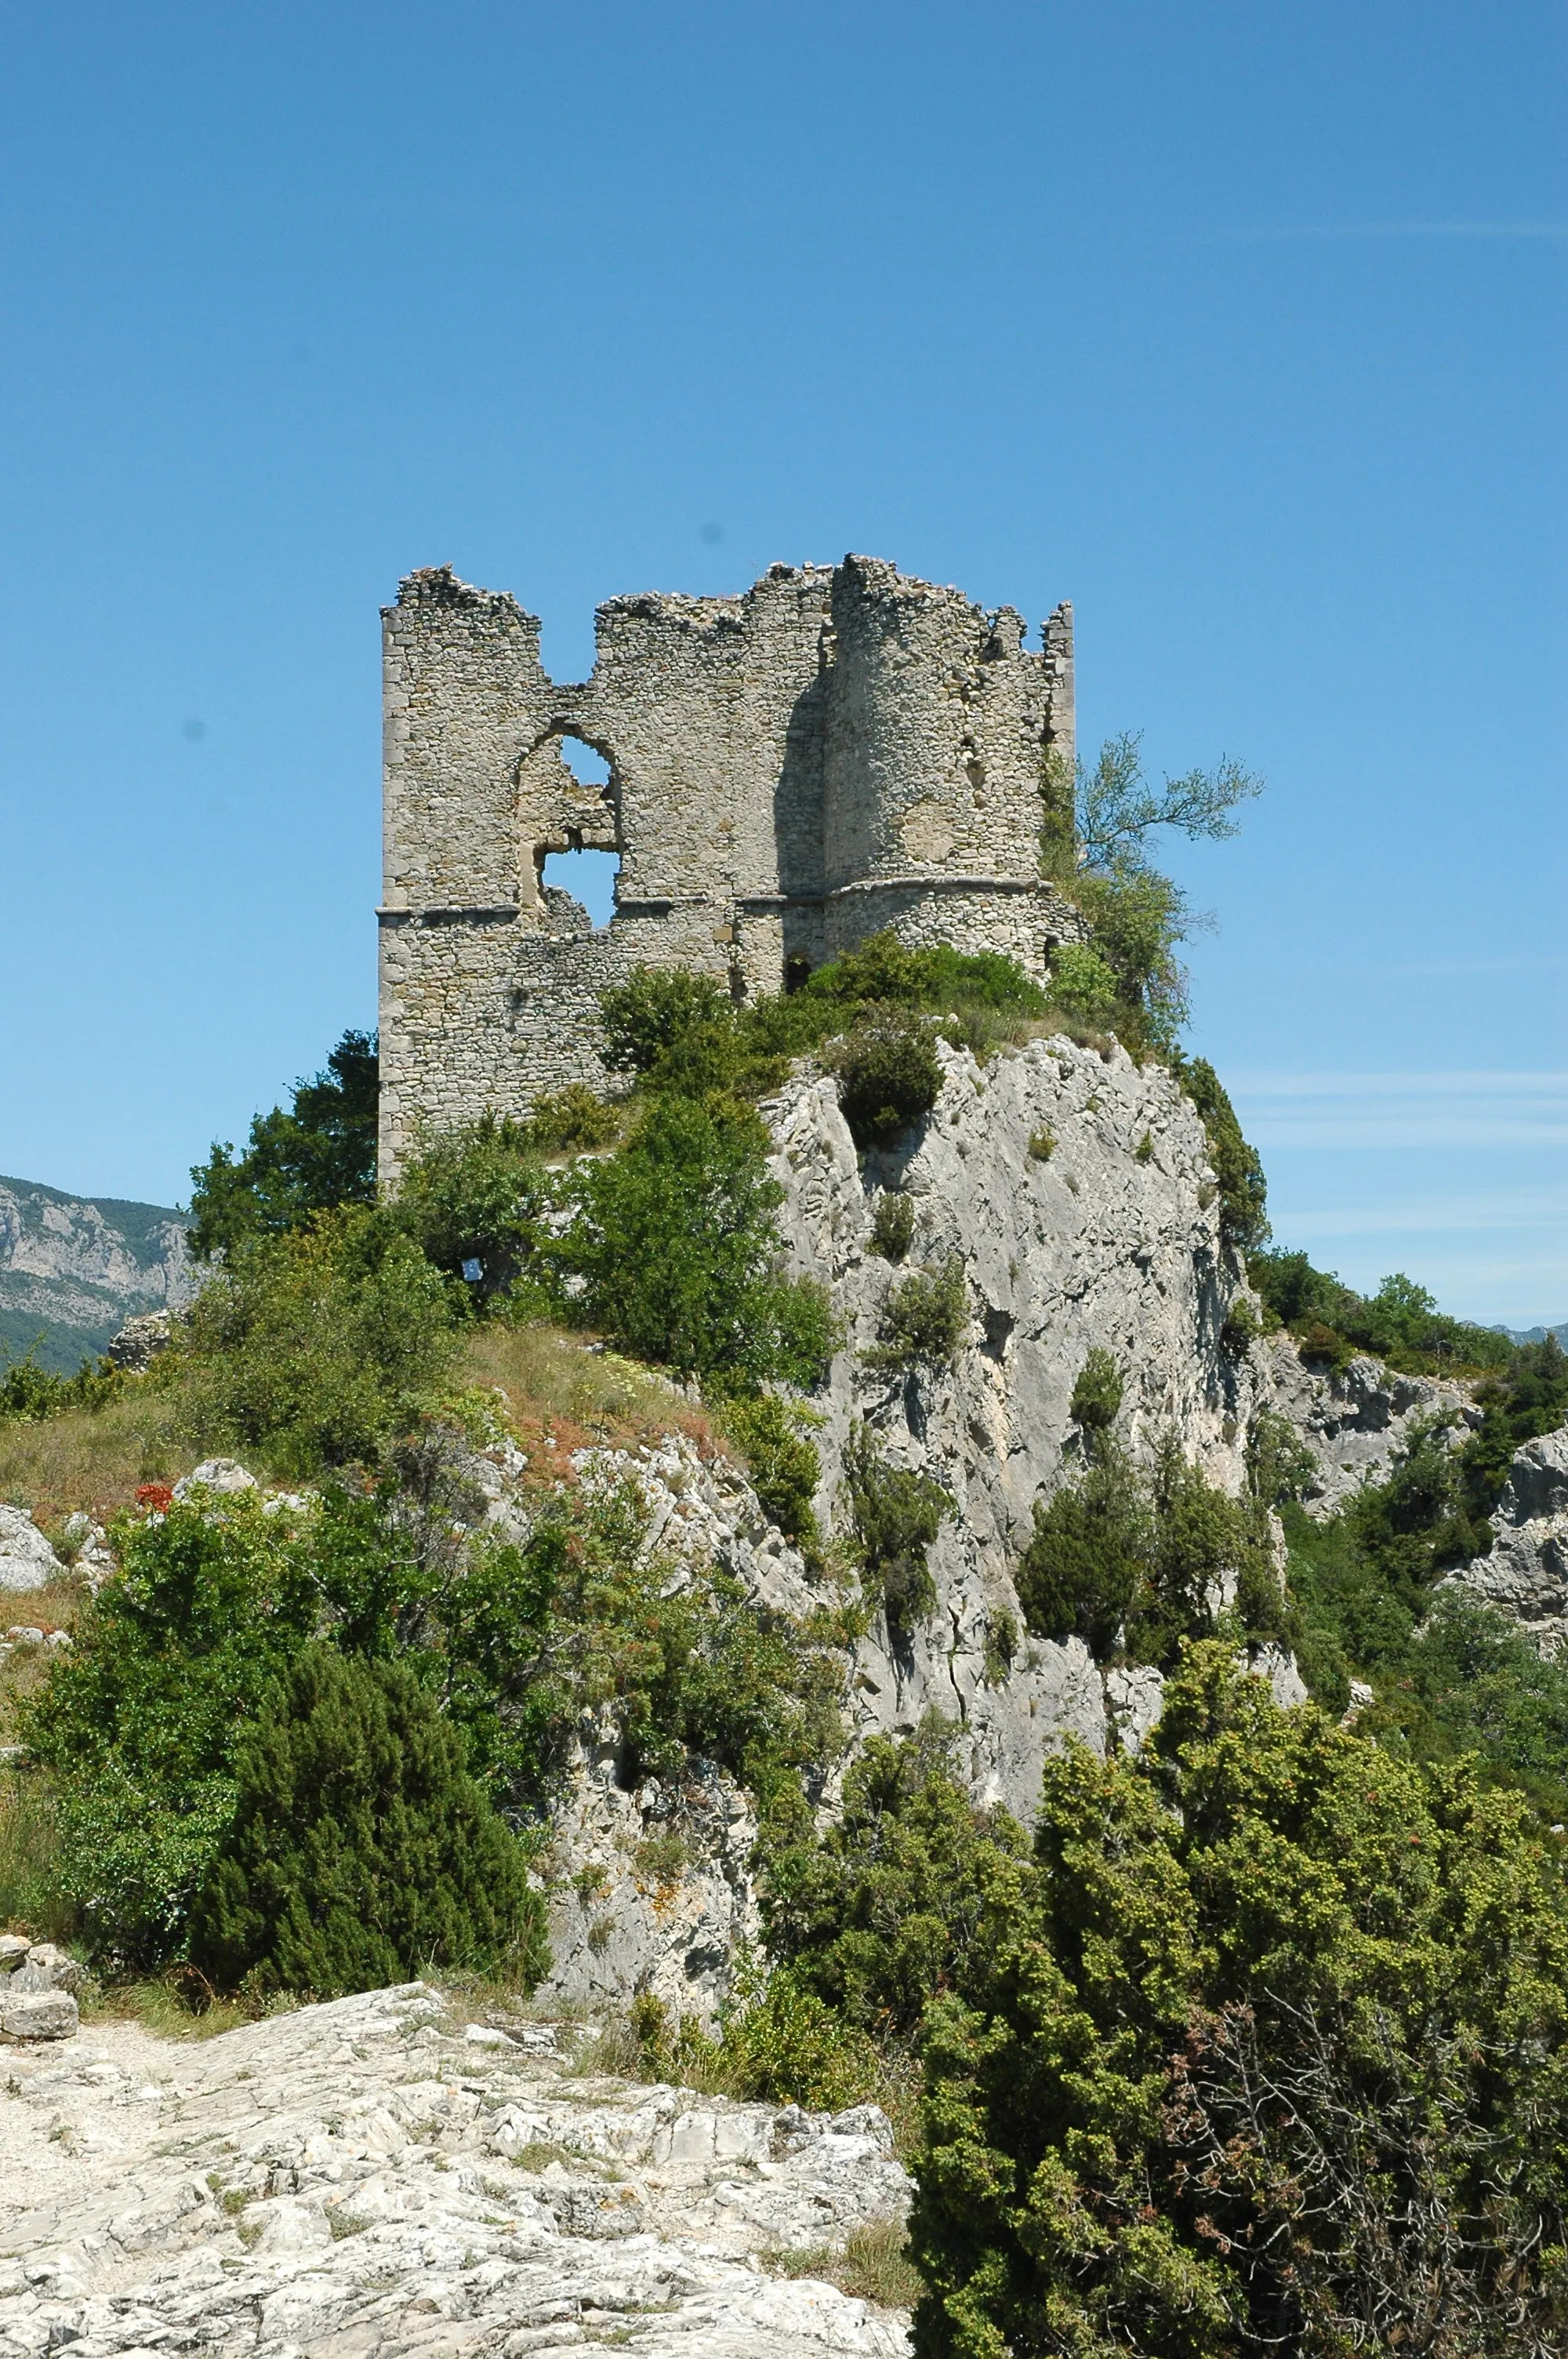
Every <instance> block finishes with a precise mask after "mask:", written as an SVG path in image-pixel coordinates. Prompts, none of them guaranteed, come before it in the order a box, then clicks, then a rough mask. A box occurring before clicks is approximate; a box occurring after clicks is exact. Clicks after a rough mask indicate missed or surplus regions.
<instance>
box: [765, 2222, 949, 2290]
mask: <svg viewBox="0 0 1568 2359" xmlns="http://www.w3.org/2000/svg"><path fill="white" fill-rule="evenodd" d="M763 2258H764V2260H765V2262H766V2264H767V2266H768V2267H769V2268H771V2269H773V2271H774V2272H775V2273H776V2274H777V2275H778V2276H779V2277H821V2278H823V2279H824V2280H825V2281H826V2282H827V2284H828V2285H836V2286H837V2287H838V2290H839V2292H840V2293H847V2294H850V2295H852V2296H854V2297H855V2298H856V2299H859V2300H860V2301H874V2302H877V2303H879V2304H880V2305H881V2308H882V2309H883V2310H913V2309H914V2305H915V2303H916V2302H917V2301H918V2300H919V2299H920V2297H921V2295H922V2294H923V2293H924V2292H925V2278H924V2277H922V2276H921V2274H920V2271H919V2270H918V2269H917V2268H916V2267H915V2266H914V2262H913V2261H912V2260H911V2259H910V2257H909V2248H908V2245H907V2244H906V2242H905V2237H904V2226H903V2221H902V2220H867V2221H865V2222H864V2223H862V2224H861V2226H860V2227H859V2228H855V2229H852V2230H851V2231H850V2233H849V2235H848V2237H846V2239H845V2241H844V2243H843V2244H842V2245H816V2246H814V2247H813V2248H812V2250H811V2251H809V2252H805V2253H768V2254H765V2255H764V2256H763Z"/></svg>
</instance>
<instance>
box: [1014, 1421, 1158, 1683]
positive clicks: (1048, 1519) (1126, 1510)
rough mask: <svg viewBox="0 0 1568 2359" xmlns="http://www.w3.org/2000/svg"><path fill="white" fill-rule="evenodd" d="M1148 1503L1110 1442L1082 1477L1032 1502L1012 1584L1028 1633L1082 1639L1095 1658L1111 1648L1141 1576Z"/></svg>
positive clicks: (1147, 1540)
mask: <svg viewBox="0 0 1568 2359" xmlns="http://www.w3.org/2000/svg"><path fill="white" fill-rule="evenodd" d="M1149 1515H1150V1511H1149V1505H1148V1501H1147V1498H1146V1496H1145V1495H1144V1493H1143V1491H1142V1489H1141V1486H1140V1484H1138V1482H1137V1480H1136V1479H1135V1477H1134V1474H1133V1471H1132V1469H1131V1467H1130V1464H1129V1462H1128V1461H1127V1460H1126V1458H1125V1457H1124V1456H1123V1454H1122V1453H1121V1451H1119V1450H1118V1449H1117V1448H1116V1446H1115V1444H1114V1443H1112V1442H1107V1443H1106V1444H1105V1445H1104V1446H1103V1447H1102V1448H1100V1449H1099V1450H1098V1451H1096V1453H1095V1455H1094V1457H1093V1458H1092V1459H1091V1461H1090V1462H1089V1464H1088V1466H1087V1468H1086V1470H1085V1472H1084V1473H1083V1474H1082V1475H1081V1477H1080V1478H1079V1479H1078V1480H1077V1481H1076V1482H1075V1483H1066V1484H1063V1485H1062V1487H1061V1488H1060V1489H1059V1490H1058V1491H1056V1492H1054V1494H1053V1495H1052V1497H1051V1498H1050V1500H1049V1501H1046V1500H1043V1499H1037V1500H1036V1501H1035V1503H1034V1535H1033V1538H1032V1539H1031V1541H1030V1543H1029V1545H1028V1547H1027V1548H1026V1549H1024V1551H1023V1555H1022V1559H1021V1560H1020V1562H1019V1566H1018V1570H1017V1572H1016V1574H1015V1575H1014V1579H1015V1582H1016V1584H1017V1588H1018V1602H1019V1603H1020V1604H1021V1605H1022V1608H1023V1618H1024V1621H1025V1623H1026V1624H1027V1625H1028V1626H1029V1628H1030V1629H1031V1630H1033V1632H1034V1633H1035V1635H1036V1636H1039V1637H1042V1638H1053V1639H1055V1640H1057V1641H1058V1642H1059V1641H1061V1640H1062V1639H1065V1638H1072V1637H1076V1638H1081V1639H1082V1640H1083V1641H1084V1643H1085V1645H1086V1646H1087V1647H1089V1648H1090V1649H1091V1651H1092V1652H1093V1653H1094V1654H1095V1655H1096V1656H1097V1657H1103V1656H1105V1655H1107V1654H1108V1653H1109V1651H1110V1649H1111V1647H1113V1646H1114V1645H1115V1644H1116V1642H1117V1638H1118V1636H1119V1633H1120V1630H1121V1627H1122V1625H1123V1623H1124V1622H1125V1621H1126V1619H1127V1616H1128V1614H1129V1613H1130V1610H1131V1607H1132V1603H1133V1600H1134V1598H1135V1597H1136V1596H1137V1594H1138V1593H1139V1589H1140V1586H1141V1583H1142V1582H1143V1581H1144V1579H1145V1578H1146V1574H1147V1568H1148V1563H1149V1557H1150V1533H1149Z"/></svg>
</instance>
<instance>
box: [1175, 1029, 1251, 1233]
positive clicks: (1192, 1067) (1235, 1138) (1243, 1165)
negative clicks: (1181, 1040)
mask: <svg viewBox="0 0 1568 2359" xmlns="http://www.w3.org/2000/svg"><path fill="white" fill-rule="evenodd" d="M1170 1063H1171V1068H1172V1071H1173V1072H1174V1073H1175V1076H1176V1078H1177V1080H1178V1081H1179V1082H1181V1085H1182V1088H1183V1090H1184V1092H1185V1093H1186V1095H1187V1096H1188V1097H1189V1098H1190V1099H1191V1100H1192V1102H1193V1103H1194V1105H1195V1106H1196V1108H1197V1110H1198V1113H1199V1114H1201V1115H1202V1117H1203V1126H1204V1129H1205V1131H1206V1134H1207V1137H1208V1156H1209V1161H1210V1163H1211V1164H1212V1165H1213V1166H1214V1176H1215V1179H1216V1180H1217V1182H1218V1183H1219V1225H1220V1234H1221V1235H1222V1236H1223V1237H1224V1238H1225V1240H1226V1242H1227V1244H1228V1245H1234V1246H1236V1247H1238V1249H1239V1250H1240V1251H1242V1252H1244V1253H1248V1254H1253V1253H1256V1252H1257V1251H1258V1249H1259V1248H1260V1246H1261V1245H1264V1244H1265V1243H1266V1241H1267V1239H1268V1235H1269V1221H1268V1214H1267V1211H1266V1206H1267V1203H1268V1195H1269V1189H1268V1182H1267V1180H1265V1179H1264V1177H1263V1166H1262V1164H1261V1163H1260V1161H1259V1159H1258V1153H1257V1149H1256V1148H1255V1147H1249V1146H1248V1144H1247V1141H1246V1139H1245V1138H1244V1137H1243V1136H1242V1135H1241V1125H1240V1124H1239V1122H1238V1120H1237V1118H1236V1109H1235V1107H1234V1106H1233V1105H1232V1104H1231V1103H1230V1100H1229V1098H1228V1097H1227V1095H1226V1093H1225V1090H1224V1088H1223V1086H1222V1085H1221V1082H1220V1079H1219V1076H1218V1074H1217V1072H1216V1071H1215V1070H1214V1067H1213V1066H1212V1065H1211V1064H1210V1063H1209V1061H1208V1060H1207V1059H1206V1057H1193V1058H1186V1057H1183V1056H1180V1055H1178V1054H1175V1053H1174V1052H1173V1053H1172V1056H1171V1058H1170Z"/></svg>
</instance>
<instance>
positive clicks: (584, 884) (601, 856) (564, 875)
mask: <svg viewBox="0 0 1568 2359" xmlns="http://www.w3.org/2000/svg"><path fill="white" fill-rule="evenodd" d="M620 874H621V854H620V853H618V852H546V854H545V862H544V866H543V868H542V869H541V870H540V875H541V877H542V879H543V881H544V883H545V884H546V885H558V886H560V889H561V891H562V892H563V893H569V894H570V895H571V897H572V899H573V900H574V901H580V902H581V903H582V906H583V908H585V909H586V910H587V911H588V914H589V917H590V918H591V919H593V922H594V924H595V925H596V926H607V925H608V924H609V923H610V920H611V918H612V917H613V916H614V915H615V884H616V879H617V878H618V877H619V875H620Z"/></svg>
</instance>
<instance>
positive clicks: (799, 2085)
mask: <svg viewBox="0 0 1568 2359" xmlns="http://www.w3.org/2000/svg"><path fill="white" fill-rule="evenodd" d="M744 1979H745V1978H744V1977H742V1980H744ZM632 2025H633V2032H634V2034H635V2036H636V2038H637V2040H638V2044H639V2048H640V2049H641V2062H642V2070H643V2074H644V2076H645V2077H646V2078H647V2079H648V2080H651V2081H675V2082H682V2083H685V2084H686V2085H687V2086H688V2087H689V2086H691V2085H693V2084H695V2085H696V2086H697V2087H698V2088H705V2089H719V2090H722V2091H723V2092H724V2093H725V2094H726V2095H727V2096H731V2097H749V2098H752V2099H755V2098H759V2097H762V2098H768V2099H771V2100H772V2101H773V2103H774V2104H786V2105H788V2104H796V2105H805V2106H806V2107H807V2108H808V2109H809V2110H810V2111H812V2112H814V2113H825V2114H836V2113H839V2112H842V2111H843V2109H844V2108H845V2107H846V2106H847V2105H856V2104H865V2103H866V2102H867V2101H868V2100H870V2099H872V2098H875V2097H878V2096H880V2095H881V2093H882V2086H883V2082H884V2079H885V2068H884V2065H883V2062H882V2059H881V2055H880V2054H879V2052H878V2050H877V2049H876V2047H875V2046H874V2045H873V2044H872V2042H871V2039H870V2038H868V2037H867V2035H866V2033H865V2032H864V2031H862V2030H861V2029H860V2027H859V2025H857V2024H853V2023H849V2022H847V2021H846V2020H845V2018H844V2017H843V2016H842V2015H841V2014H840V2013H839V2012H838V2009H837V2008H835V2007H831V2006H827V2005H826V2004H825V2003H824V2001H823V2000H822V1999H821V1998H819V1997H818V1995H817V1994H816V1992H815V1991H814V1990H809V1989H807V1988H806V1987H805V1986H804V1985H803V1984H801V1983H800V1982H799V1981H797V1980H796V1978H795V1975H794V1974H793V1973H790V1972H788V1971H787V1970H784V1971H783V1972H775V1973H772V1974H770V1975H769V1976H768V1977H767V1980H766V1983H765V1985H763V1986H762V1987H761V1988H758V1989H755V1990H748V1991H747V1992H746V1993H745V1995H744V1997H743V1998H742V1999H741V2003H740V2004H738V2005H733V2006H730V2007H729V2008H728V2009H727V2010H726V2011H725V2014H724V2017H723V2019H722V2024H721V2036H720V2037H719V2038H717V2039H715V2038H712V2037H711V2036H710V2035H709V2034H708V2033H706V2032H704V2031H702V2030H701V2029H700V2028H699V2027H697V2026H696V2025H695V2024H692V2023H681V2024H675V2023H672V2022H671V2020H670V2017H669V2015H668V2012H667V2011H666V2009H665V2006H664V2005H663V2004H662V2002H661V2001H660V2000H658V1999H656V1998H654V1996H653V1995H652V1994H651V1993H650V1994H646V1995H643V1996H642V1997H640V1998H637V1999H634V2000H633V2005H632Z"/></svg>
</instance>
